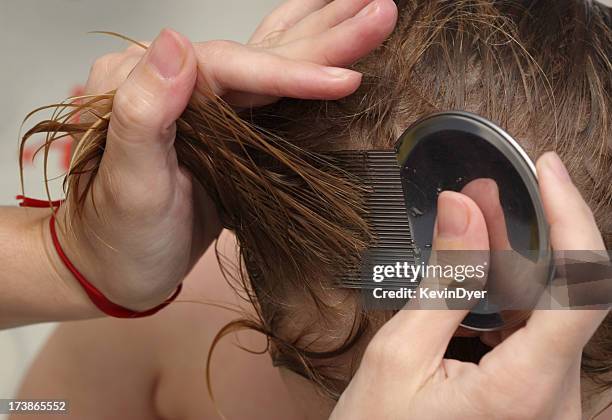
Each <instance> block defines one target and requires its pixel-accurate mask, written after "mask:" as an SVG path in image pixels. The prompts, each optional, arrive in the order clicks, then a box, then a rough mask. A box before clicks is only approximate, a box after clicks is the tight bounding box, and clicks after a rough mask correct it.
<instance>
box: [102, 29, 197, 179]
mask: <svg viewBox="0 0 612 420" xmlns="http://www.w3.org/2000/svg"><path fill="white" fill-rule="evenodd" d="M196 67H197V64H196V58H195V54H194V51H193V48H192V46H191V44H190V43H189V41H188V40H187V39H186V38H184V37H183V36H181V35H179V34H178V33H176V32H174V31H171V30H167V29H166V30H163V31H162V32H161V33H160V34H159V36H158V37H157V39H156V40H155V41H154V43H153V44H152V45H151V47H150V48H149V49H148V51H147V52H146V54H145V55H144V56H143V57H142V59H141V60H140V61H139V63H138V64H137V65H136V67H135V68H134V70H133V71H132V72H131V73H130V75H129V77H128V78H127V80H125V82H124V83H123V84H121V85H120V86H119V88H118V89H117V92H116V94H115V97H114V100H113V109H112V116H111V120H110V125H109V130H108V138H107V144H106V150H105V153H104V156H103V160H102V164H103V165H104V164H108V163H109V162H111V161H112V165H113V168H114V169H116V170H121V171H123V172H124V173H125V174H131V175H133V176H134V177H136V178H135V179H142V178H147V176H154V175H155V174H157V173H159V172H160V170H165V169H167V168H168V165H169V164H171V165H174V164H175V163H176V162H175V161H173V160H172V159H169V156H173V155H171V154H170V153H169V151H170V150H171V148H172V147H173V142H174V136H175V131H176V130H175V126H174V122H175V121H176V119H178V117H179V116H180V115H181V113H182V112H183V110H184V109H185V107H186V106H187V102H188V100H189V98H190V97H191V94H192V92H193V86H194V84H195V80H196V75H197V70H196Z"/></svg>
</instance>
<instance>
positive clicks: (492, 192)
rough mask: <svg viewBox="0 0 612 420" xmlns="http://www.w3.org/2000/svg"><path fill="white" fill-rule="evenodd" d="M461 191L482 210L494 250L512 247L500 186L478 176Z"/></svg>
mask: <svg viewBox="0 0 612 420" xmlns="http://www.w3.org/2000/svg"><path fill="white" fill-rule="evenodd" d="M461 193H462V194H465V195H467V196H468V197H470V198H471V199H472V200H474V202H475V203H476V205H477V206H478V207H479V208H480V210H481V211H482V214H483V216H484V218H485V221H486V222H487V231H488V232H489V243H490V245H491V249H492V250H509V249H512V246H511V245H510V241H509V240H508V227H507V225H506V218H505V216H504V211H503V209H502V207H501V203H500V201H499V188H498V187H497V183H496V182H495V181H493V180H492V179H488V178H478V179H475V180H473V181H471V182H469V183H468V184H467V185H466V186H465V187H463V188H462V189H461Z"/></svg>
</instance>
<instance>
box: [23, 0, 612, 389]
mask: <svg viewBox="0 0 612 420" xmlns="http://www.w3.org/2000/svg"><path fill="white" fill-rule="evenodd" d="M397 3H398V7H399V10H400V15H399V20H398V24H397V27H396V29H395V31H394V33H393V34H392V35H391V36H390V38H389V39H388V40H387V41H386V42H385V44H384V45H383V46H381V47H380V48H379V49H377V50H376V51H375V52H373V53H372V54H370V55H369V56H368V57H366V58H364V59H363V60H361V61H360V62H358V63H357V64H355V65H354V68H355V69H356V70H358V71H361V72H363V74H364V79H363V83H362V86H361V87H360V89H359V90H358V91H357V92H356V93H354V94H353V95H351V96H349V97H347V98H344V99H340V100H337V101H306V100H297V99H283V100H281V101H279V102H277V103H275V104H272V105H270V106H266V107H263V108H259V109H253V110H248V111H245V112H242V113H241V114H239V115H238V114H236V113H235V112H234V111H232V110H231V108H230V107H228V106H227V105H226V104H225V103H224V102H223V101H222V100H221V99H220V98H218V97H214V96H213V95H211V94H210V92H208V93H206V92H205V95H204V97H199V98H198V99H195V98H194V100H192V101H191V102H190V104H189V106H188V108H187V110H186V111H185V113H184V114H183V115H182V116H181V118H180V120H179V121H178V124H177V138H176V149H177V154H178V158H179V161H180V162H181V164H182V165H183V166H185V167H186V168H187V169H188V170H189V171H190V172H191V173H192V174H194V179H195V180H197V181H198V182H200V183H201V184H202V185H203V186H204V187H205V188H206V189H207V191H208V192H209V194H210V195H211V196H212V197H213V198H214V199H215V201H216V202H217V205H218V209H219V212H220V214H221V216H222V220H223V223H224V226H225V227H227V228H229V229H231V230H232V231H233V232H235V234H236V236H237V238H238V242H239V245H240V252H241V260H242V262H243V267H242V270H241V273H240V274H239V276H238V279H239V280H240V283H239V286H240V287H241V288H242V289H243V290H245V291H246V292H247V297H248V298H249V299H250V300H251V301H252V303H253V305H254V307H255V308H256V309H257V313H258V319H254V320H241V321H237V322H236V323H233V324H231V325H229V326H227V327H226V328H225V329H224V330H223V331H221V332H220V334H219V335H218V337H217V339H219V338H220V337H221V336H223V335H224V334H225V333H228V332H230V331H233V330H235V329H236V328H239V327H241V326H246V327H249V328H254V329H257V330H259V331H261V332H263V333H264V334H266V335H267V336H268V337H269V339H270V342H271V344H272V346H271V348H272V350H273V353H274V359H275V361H276V362H277V364H281V365H284V366H286V367H288V368H289V369H291V370H293V371H296V372H298V373H300V374H302V375H303V376H306V377H307V378H310V379H312V380H314V381H315V382H316V383H317V384H319V385H320V386H321V388H322V389H323V390H324V391H326V392H327V393H328V394H329V395H331V396H334V397H335V396H338V395H339V393H340V392H342V389H343V388H344V386H346V384H347V383H348V380H349V379H350V376H351V374H352V373H353V371H354V366H356V362H357V361H358V358H359V351H356V352H353V353H351V352H349V350H351V349H355V348H357V347H359V346H356V344H357V343H359V342H363V341H367V338H368V337H369V336H370V335H371V334H372V333H373V332H374V331H375V330H376V328H377V327H378V326H379V325H380V323H381V322H384V320H385V319H386V318H387V317H388V316H389V314H380V313H379V314H377V313H366V312H364V310H363V308H361V307H360V305H359V304H358V300H357V299H356V294H355V293H352V292H349V291H338V290H335V289H334V288H333V282H332V281H331V279H332V278H333V276H334V275H335V274H336V273H338V272H339V271H342V270H343V269H344V268H345V267H346V266H347V265H351V264H352V263H353V262H355V261H357V260H358V258H359V255H360V253H361V252H362V251H363V249H364V248H365V247H366V246H367V243H368V241H369V239H370V237H369V232H368V227H367V225H365V223H364V221H363V217H362V215H363V208H362V202H361V195H362V194H361V192H362V191H363V190H362V187H360V186H359V185H358V184H357V183H356V181H355V180H354V179H352V178H351V176H350V175H349V174H347V173H345V172H343V171H342V170H340V169H339V168H337V167H336V166H335V165H334V164H333V163H334V162H333V159H332V158H331V157H330V156H329V154H328V153H329V152H331V151H334V150H339V149H389V148H390V147H391V146H392V145H393V143H394V142H395V140H396V138H397V137H398V135H399V134H400V133H401V131H403V129H404V128H406V127H407V126H408V125H409V124H410V123H411V122H413V121H415V120H416V119H418V118H419V117H421V116H423V115H425V114H428V113H430V112H434V111H443V110H456V109H460V110H467V111H472V112H475V113H478V114H480V115H483V116H485V117H486V118H488V119H490V120H492V121H494V122H495V123H497V124H498V125H500V126H501V127H503V128H504V129H506V130H507V131H508V132H509V133H511V134H512V135H513V136H514V137H515V138H517V139H519V141H520V142H521V143H522V145H523V146H524V147H525V149H526V150H527V151H528V153H529V154H530V156H531V157H532V158H535V157H537V156H538V155H539V154H540V153H541V152H542V151H544V150H555V151H557V152H558V153H559V155H560V156H561V157H562V159H563V160H564V161H565V162H566V164H567V166H568V169H569V171H570V173H571V175H572V177H573V179H574V181H575V182H576V184H577V185H578V186H579V188H580V189H581V191H582V193H583V195H584V197H585V199H586V200H587V202H588V203H589V205H590V206H591V208H592V209H593V212H594V214H595V217H596V219H597V222H598V225H599V227H600V229H601V230H602V232H603V235H604V239H605V242H606V245H607V246H608V247H610V245H611V244H612V212H611V211H610V209H611V205H612V184H611V182H610V180H611V176H610V171H611V167H612V165H611V164H612V135H611V134H612V124H611V123H610V121H609V111H610V109H611V108H612V104H611V95H612V63H611V61H610V57H612V31H611V29H610V22H611V15H610V10H609V9H605V8H604V7H603V6H601V5H597V4H594V3H592V2H591V1H585V0H567V1H558V0H523V1H520V0H513V1H493V0H431V1H427V0H400V1H398V2H397ZM111 100H112V93H110V94H108V95H106V96H103V97H91V98H85V102H84V103H81V104H73V105H69V106H72V107H73V109H72V110H69V111H68V112H63V113H61V112H60V115H59V116H58V117H56V118H52V119H51V120H48V121H43V122H41V123H39V124H38V125H36V126H35V127H34V128H33V129H32V130H30V132H28V133H27V134H26V136H25V137H24V141H25V140H27V138H28V137H29V136H30V135H31V134H33V133H37V132H46V133H48V139H47V140H48V141H47V147H48V145H49V144H50V143H51V142H52V141H54V140H55V139H57V138H58V135H61V134H62V133H69V134H72V133H81V134H83V137H82V138H81V140H80V142H79V147H78V149H77V152H76V153H75V156H74V159H73V163H72V166H71V170H70V173H69V174H68V176H67V181H66V182H67V199H68V201H69V203H73V204H74V208H75V209H76V210H75V213H74V214H75V215H77V214H78V208H79V207H80V206H81V205H82V203H83V200H84V199H85V198H86V193H87V190H88V188H89V186H90V183H91V179H92V178H91V177H88V178H87V179H88V182H89V184H88V185H86V186H85V188H80V187H79V186H78V184H79V179H80V178H81V175H82V174H83V173H85V172H89V173H93V174H94V175H95V171H96V167H97V163H98V162H99V159H100V156H101V155H102V153H103V147H104V142H105V137H106V128H107V126H108V120H109V115H110V112H111ZM103 102H104V103H103ZM100 105H103V106H100ZM101 109H102V110H101ZM60 111H61V109H60ZM84 111H90V112H92V113H95V115H98V117H96V118H95V121H94V122H93V123H88V124H71V123H69V122H68V121H69V118H70V116H71V115H72V114H73V113H75V112H84ZM77 191H79V193H78V194H77ZM228 274H229V272H228ZM296 314H299V317H296ZM298 318H299V319H298ZM611 326H612V320H611V318H610V317H608V318H607V319H606V321H605V322H604V324H603V325H602V326H601V327H600V329H599V330H598V332H597V334H596V335H595V337H594V338H593V339H592V340H591V343H590V345H589V346H588V347H587V349H586V350H585V353H584V356H585V357H584V358H583V366H582V370H583V373H584V374H586V375H589V376H590V377H591V378H593V379H594V380H595V381H596V383H598V384H599V385H601V387H603V388H608V387H610V386H612V381H611V380H610V378H609V377H607V375H608V374H609V373H610V372H611V371H612V364H611V363H610V360H612V336H611ZM216 341H217V340H215V342H216ZM340 360H343V361H344V362H346V361H350V362H352V363H348V364H345V365H348V367H341V366H339V361H340ZM209 361H210V359H209Z"/></svg>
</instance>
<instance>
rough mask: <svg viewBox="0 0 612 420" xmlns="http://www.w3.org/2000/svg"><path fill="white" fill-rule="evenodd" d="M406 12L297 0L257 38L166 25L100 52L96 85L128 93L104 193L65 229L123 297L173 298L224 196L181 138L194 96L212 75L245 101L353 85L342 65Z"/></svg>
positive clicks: (110, 144) (108, 290)
mask: <svg viewBox="0 0 612 420" xmlns="http://www.w3.org/2000/svg"><path fill="white" fill-rule="evenodd" d="M396 16H397V10H396V8H395V5H394V3H393V2H392V1H391V0H373V1H372V0H336V1H333V2H331V3H329V4H328V2H327V1H324V0H292V1H288V2H286V3H284V4H282V5H281V6H280V7H279V8H278V9H277V10H275V11H273V12H272V14H271V15H269V16H268V17H267V18H266V19H265V20H264V21H263V23H262V24H261V25H260V26H259V28H258V29H257V31H256V32H255V34H254V35H253V37H252V38H251V40H250V41H249V44H247V45H241V44H239V43H236V42H230V41H209V42H203V43H199V44H193V45H192V44H191V43H190V42H189V41H188V40H187V39H186V38H185V37H183V36H181V35H179V34H178V33H176V32H173V31H171V30H164V31H162V32H161V33H160V35H159V36H158V37H157V39H156V40H155V41H154V42H153V43H152V44H151V45H150V46H149V48H148V49H147V50H146V52H145V51H144V50H143V49H142V48H140V47H138V46H132V47H130V48H128V49H127V50H126V51H125V52H124V53H119V54H110V55H107V56H104V57H102V58H101V59H99V60H97V61H96V63H95V64H94V66H93V68H92V70H91V73H90V77H89V80H88V82H87V85H86V93H87V94H99V93H106V92H109V91H112V90H114V89H116V94H115V96H114V100H113V112H112V116H111V120H110V125H109V129H108V137H107V140H106V148H105V150H104V154H103V157H102V159H101V162H100V167H99V171H98V173H97V174H96V177H95V179H94V181H93V182H94V184H93V189H92V190H91V191H93V192H92V193H91V194H93V197H87V198H88V199H87V200H86V201H85V203H86V204H85V208H84V212H83V217H80V218H72V219H70V222H71V224H70V229H60V241H61V243H62V244H63V246H64V248H65V249H66V252H67V254H68V256H69V257H70V259H71V260H72V261H73V262H74V263H75V265H76V266H77V268H79V269H80V270H81V271H82V272H83V274H84V275H85V276H86V277H87V278H88V280H89V281H91V282H92V283H94V285H96V286H97V287H98V288H99V289H100V290H101V291H102V292H103V293H104V294H105V295H106V296H107V297H108V298H109V299H110V300H111V301H113V302H115V303H117V304H120V305H123V306H126V307H128V308H131V309H134V310H144V309H148V308H150V307H153V306H155V305H157V304H159V303H161V302H162V301H163V300H164V299H165V298H167V297H168V296H169V295H170V294H171V293H172V291H173V290H174V289H175V288H176V287H177V285H178V284H179V283H180V282H181V281H182V279H183V278H184V277H185V275H186V274H187V273H188V272H189V270H190V269H191V267H192V266H193V265H194V264H195V262H196V261H197V260H198V259H199V257H200V256H201V255H202V253H203V252H204V251H205V250H206V248H207V247H208V246H209V245H210V243H211V241H212V240H213V239H214V238H215V237H216V236H217V235H218V233H219V231H220V225H219V222H218V220H217V216H216V213H215V209H214V205H213V203H212V202H211V200H210V199H209V198H208V197H207V196H206V194H205V193H204V191H203V190H202V189H201V187H200V186H199V185H196V184H194V183H192V181H191V178H190V176H189V174H188V173H187V172H186V171H185V170H183V169H182V168H181V167H180V166H179V165H178V162H177V157H176V152H175V149H174V144H173V143H174V138H175V133H176V128H175V121H176V120H177V118H178V117H179V116H180V115H181V113H182V112H183V111H184V109H185V107H186V106H187V103H188V101H189V99H190V97H191V96H192V95H193V94H197V93H198V90H199V89H203V88H205V85H208V86H209V87H210V88H212V89H213V91H214V93H216V94H217V95H219V96H222V97H223V98H224V99H225V100H226V101H228V102H229V103H230V104H232V105H234V106H241V107H244V106H256V105H263V104H267V103H270V102H273V101H274V100H276V99H277V98H278V97H283V96H286V97H296V98H304V99H337V98H340V97H343V96H346V95H349V94H351V93H352V92H354V91H355V90H356V89H357V87H358V86H359V84H360V82H361V75H360V74H359V73H357V72H355V71H352V70H347V69H344V68H342V67H343V66H347V65H349V64H351V63H352V62H354V61H356V60H357V59H359V58H361V57H363V56H364V55H366V54H367V53H369V52H370V51H371V50H373V49H374V48H376V47H377V46H379V45H380V44H381V42H382V41H383V40H384V39H385V38H386V37H387V36H388V35H389V34H390V32H391V31H392V29H393V27H394V25H395V20H396ZM194 89H195V90H194ZM89 198H93V200H90V199H89ZM92 202H95V209H94V206H93V205H92ZM64 212H66V208H65V206H62V208H61V209H60V213H64ZM62 216H63V214H60V215H59V217H58V218H57V220H58V223H61V222H62V221H63V220H64V219H63V217H62Z"/></svg>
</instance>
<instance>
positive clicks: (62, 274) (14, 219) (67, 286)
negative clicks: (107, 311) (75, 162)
mask: <svg viewBox="0 0 612 420" xmlns="http://www.w3.org/2000/svg"><path fill="white" fill-rule="evenodd" d="M50 214H51V213H50V210H48V209H21V208H11V207H0V244H1V247H0V267H2V268H1V269H0V285H1V287H2V293H1V294H0V329H2V328H8V327H15V326H19V325H25V324H32V323H36V322H47V321H62V320H69V319H70V320H76V319H85V318H93V317H97V316H102V313H101V312H100V311H99V310H98V309H97V308H96V307H95V306H94V305H93V304H92V303H91V301H90V300H89V298H88V297H87V295H86V294H85V293H84V291H83V290H82V289H81V287H80V285H79V284H78V283H77V282H76V280H75V279H74V278H73V277H72V274H71V273H70V272H69V271H68V270H67V269H66V268H65V267H64V265H63V264H62V262H61V260H60V259H59V257H58V255H57V252H56V251H55V249H54V248H53V244H52V242H51V237H50V234H49V226H48V219H49V216H50Z"/></svg>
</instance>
